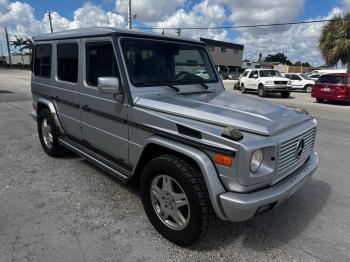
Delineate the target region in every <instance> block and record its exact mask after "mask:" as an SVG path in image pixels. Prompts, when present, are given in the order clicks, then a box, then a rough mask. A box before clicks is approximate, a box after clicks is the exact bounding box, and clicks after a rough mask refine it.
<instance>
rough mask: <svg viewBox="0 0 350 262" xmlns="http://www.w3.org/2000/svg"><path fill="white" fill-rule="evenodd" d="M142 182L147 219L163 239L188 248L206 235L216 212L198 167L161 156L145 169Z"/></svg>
mask: <svg viewBox="0 0 350 262" xmlns="http://www.w3.org/2000/svg"><path fill="white" fill-rule="evenodd" d="M140 182H141V186H140V187H141V196H142V203H143V206H144V209H145V211H146V214H147V217H148V219H149V220H150V222H151V223H152V225H153V226H154V227H155V229H156V230H157V231H158V232H159V233H160V234H161V235H162V236H163V237H165V238H166V239H168V240H169V241H171V242H173V243H175V244H177V245H180V246H188V245H191V244H193V243H194V242H195V241H197V240H198V239H199V238H200V237H201V236H202V235H204V234H203V233H205V232H206V231H207V228H208V226H209V220H210V218H211V217H212V215H213V211H212V207H211V203H210V200H209V196H208V192H207V189H206V186H205V183H204V180H203V177H202V175H201V173H200V172H199V171H198V170H197V168H196V167H194V166H192V165H191V164H189V163H187V162H186V161H184V160H182V159H181V158H178V157H175V156H172V155H163V156H159V157H157V158H155V159H153V160H151V161H150V162H149V163H148V164H147V165H146V167H145V168H144V171H143V174H142V177H141V181H140Z"/></svg>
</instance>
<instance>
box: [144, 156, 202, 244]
mask: <svg viewBox="0 0 350 262" xmlns="http://www.w3.org/2000/svg"><path fill="white" fill-rule="evenodd" d="M160 174H164V175H168V176H170V177H172V178H173V179H175V180H176V181H177V182H178V183H179V184H180V185H181V187H182V188H183V190H184V191H185V193H186V196H187V199H188V201H189V204H190V221H189V223H188V225H187V226H186V228H184V229H183V230H173V229H171V228H169V227H167V226H166V225H165V224H164V223H163V222H162V221H161V220H160V219H159V218H158V216H157V214H156V212H155V211H154V208H153V206H152V203H151V198H150V185H151V183H152V180H153V178H154V177H155V176H157V175H160ZM140 182H141V183H140V184H141V185H140V188H141V197H142V203H143V206H144V209H145V212H146V214H147V216H148V219H149V220H150V222H151V223H152V225H153V226H154V227H155V228H156V230H157V231H158V232H159V233H160V234H161V235H162V236H164V237H165V238H166V239H168V240H169V241H171V242H173V243H175V244H177V245H180V246H188V245H191V244H192V243H194V242H195V241H196V240H197V239H198V238H199V237H200V235H201V232H202V210H201V207H200V203H199V199H198V196H197V194H196V192H195V189H194V188H193V185H192V183H191V181H190V180H189V179H188V178H186V176H184V175H183V173H182V172H181V170H179V168H178V167H177V166H176V165H174V164H173V163H172V162H171V161H164V159H162V160H161V159H159V158H156V159H154V160H152V161H151V162H149V163H148V164H147V165H146V167H145V169H144V171H143V175H142V177H141V181H140Z"/></svg>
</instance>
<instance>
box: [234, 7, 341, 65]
mask: <svg viewBox="0 0 350 262" xmlns="http://www.w3.org/2000/svg"><path fill="white" fill-rule="evenodd" d="M341 12H342V10H341V9H339V8H334V9H333V10H331V12H330V13H329V14H328V15H327V16H325V17H316V18H315V19H317V20H321V19H329V18H331V17H333V16H334V15H335V14H339V13H341ZM311 20H314V19H311ZM323 25H324V24H323V23H313V24H300V25H293V26H291V27H290V28H289V29H288V30H287V31H285V32H278V33H276V32H272V33H268V34H263V35H261V34H258V35H256V34H252V33H250V32H244V33H242V35H241V36H239V37H238V38H237V39H236V41H239V42H241V43H243V44H244V45H245V50H244V53H245V57H247V58H249V59H251V60H257V59H258V57H259V53H262V54H263V56H266V55H268V54H274V53H277V52H282V53H285V55H286V56H288V58H289V59H290V60H292V61H293V62H296V61H300V60H301V61H302V62H309V63H312V64H313V65H315V66H317V65H320V64H322V63H323V60H322V59H321V56H320V52H319V49H318V41H319V38H320V35H321V31H322V27H323Z"/></svg>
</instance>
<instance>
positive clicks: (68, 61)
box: [57, 43, 79, 83]
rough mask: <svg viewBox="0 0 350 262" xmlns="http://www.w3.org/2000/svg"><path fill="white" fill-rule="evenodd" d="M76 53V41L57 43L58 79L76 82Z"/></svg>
mask: <svg viewBox="0 0 350 262" xmlns="http://www.w3.org/2000/svg"><path fill="white" fill-rule="evenodd" d="M78 53H79V51H78V44H76V43H69V44H58V45H57V77H58V79H59V80H63V81H68V82H74V83H76V82H77V80H78Z"/></svg>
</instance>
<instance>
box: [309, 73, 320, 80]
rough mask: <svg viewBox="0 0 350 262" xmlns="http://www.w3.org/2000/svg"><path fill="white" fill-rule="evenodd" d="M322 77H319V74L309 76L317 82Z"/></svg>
mask: <svg viewBox="0 0 350 262" xmlns="http://www.w3.org/2000/svg"><path fill="white" fill-rule="evenodd" d="M320 76H321V75H319V74H311V75H308V77H309V78H311V79H312V80H315V81H317V80H318V79H319V78H320Z"/></svg>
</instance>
